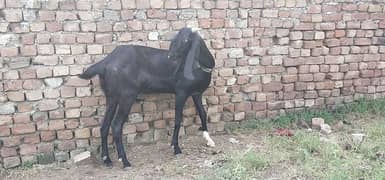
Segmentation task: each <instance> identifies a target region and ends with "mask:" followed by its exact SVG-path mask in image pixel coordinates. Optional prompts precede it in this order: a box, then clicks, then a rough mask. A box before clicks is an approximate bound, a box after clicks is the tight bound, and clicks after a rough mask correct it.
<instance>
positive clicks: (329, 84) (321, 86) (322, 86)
mask: <svg viewBox="0 0 385 180" xmlns="http://www.w3.org/2000/svg"><path fill="white" fill-rule="evenodd" d="M334 86H335V84H334V82H333V81H325V82H318V83H316V89H333V88H334Z"/></svg>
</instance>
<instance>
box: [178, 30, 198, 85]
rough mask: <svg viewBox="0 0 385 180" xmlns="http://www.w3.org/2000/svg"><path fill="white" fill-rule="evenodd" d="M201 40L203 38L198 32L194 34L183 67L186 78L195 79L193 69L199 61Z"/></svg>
mask: <svg viewBox="0 0 385 180" xmlns="http://www.w3.org/2000/svg"><path fill="white" fill-rule="evenodd" d="M201 41H203V40H202V39H201V37H200V36H199V35H198V34H196V33H193V34H192V42H191V48H190V50H189V52H188V54H187V56H186V61H185V65H184V69H183V75H184V76H185V78H187V79H190V80H193V79H195V77H194V74H193V71H194V69H195V67H197V65H196V64H197V61H199V56H200V53H201V44H202V42H201Z"/></svg>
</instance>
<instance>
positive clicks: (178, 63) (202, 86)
mask: <svg viewBox="0 0 385 180" xmlns="http://www.w3.org/2000/svg"><path fill="white" fill-rule="evenodd" d="M214 65H215V62H214V58H213V56H212V55H211V53H210V52H209V50H208V49H207V47H206V45H205V43H204V41H203V40H202V38H201V37H200V36H199V34H197V33H193V32H192V31H191V29H189V28H183V29H181V30H180V31H179V32H178V34H177V35H176V36H175V38H174V39H173V40H172V42H171V45H170V50H169V51H167V50H162V49H155V48H150V47H144V46H134V45H125V46H118V47H117V48H116V49H115V50H114V51H113V52H111V53H110V54H109V55H108V56H107V57H106V58H104V59H103V60H101V61H100V62H98V63H96V64H94V65H92V66H91V67H89V68H88V69H87V70H86V71H85V72H84V73H83V74H81V75H79V77H80V78H83V79H90V78H92V77H93V76H95V75H99V78H100V82H101V87H102V89H103V91H104V93H105V96H106V106H107V107H106V113H105V117H104V120H103V124H102V127H101V138H102V157H105V159H104V163H105V164H106V165H111V160H110V158H109V155H108V148H107V136H108V131H109V127H110V125H112V126H111V127H112V133H113V138H114V140H115V143H116V147H117V151H118V156H119V158H120V159H121V160H122V162H123V167H128V166H130V163H129V161H128V160H127V157H126V154H125V152H124V148H123V145H122V127H123V123H124V122H125V120H126V119H127V116H128V114H129V112H130V109H131V106H132V104H133V103H134V102H135V100H136V97H137V96H138V94H139V93H174V94H175V129H174V133H173V138H172V143H171V145H173V146H174V153H175V154H179V153H181V150H180V147H179V143H178V136H179V129H180V126H181V122H182V117H183V107H184V105H185V102H186V100H187V98H188V97H189V96H192V97H193V100H194V104H195V106H196V109H197V111H198V113H199V117H200V119H201V121H202V127H201V130H204V131H207V117H206V112H205V110H204V108H203V105H202V93H203V92H204V91H205V90H206V89H207V88H208V86H209V84H210V81H211V72H210V71H208V69H209V70H210V69H212V68H214ZM112 119H114V120H112Z"/></svg>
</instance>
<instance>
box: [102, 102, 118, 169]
mask: <svg viewBox="0 0 385 180" xmlns="http://www.w3.org/2000/svg"><path fill="white" fill-rule="evenodd" d="M106 104H107V105H106V112H105V115H104V119H103V123H102V126H101V128H100V134H101V140H102V154H101V155H102V159H103V163H104V164H105V165H106V166H112V161H111V159H110V156H109V154H108V142H107V141H108V140H107V139H108V132H109V129H110V125H111V121H112V119H113V118H114V115H115V112H116V107H117V102H116V101H115V100H114V99H113V98H112V97H106Z"/></svg>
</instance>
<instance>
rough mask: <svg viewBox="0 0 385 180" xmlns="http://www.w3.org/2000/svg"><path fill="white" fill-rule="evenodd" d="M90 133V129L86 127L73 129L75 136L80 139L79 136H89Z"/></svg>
mask: <svg viewBox="0 0 385 180" xmlns="http://www.w3.org/2000/svg"><path fill="white" fill-rule="evenodd" d="M90 135H91V132H90V129H88V128H82V129H76V130H75V138H78V139H81V138H89V137H90Z"/></svg>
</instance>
